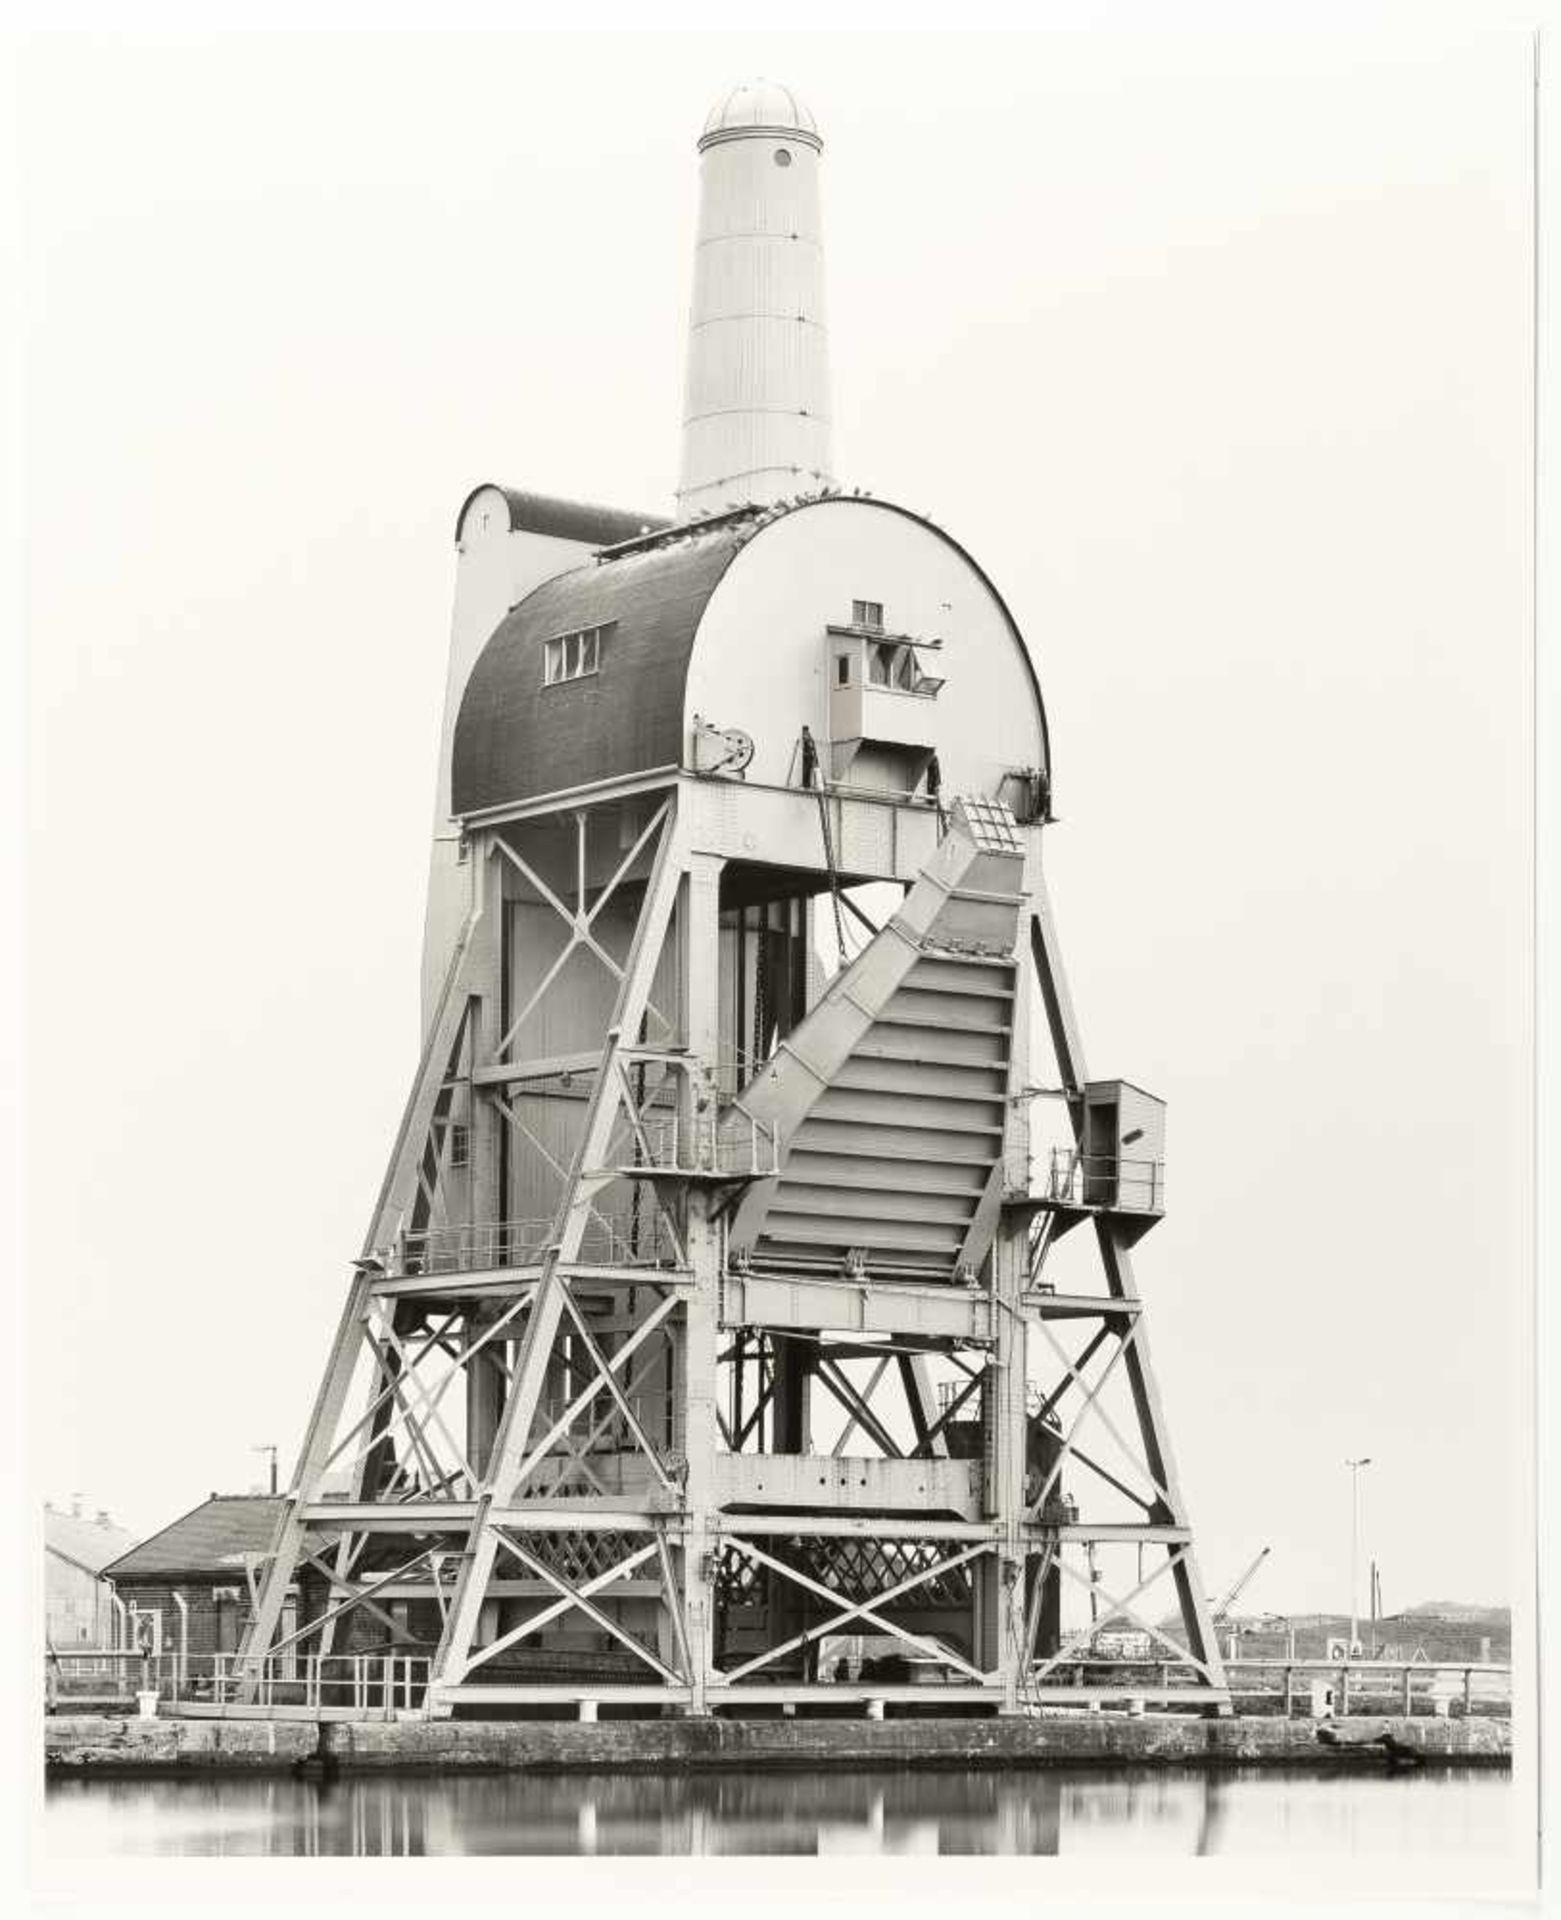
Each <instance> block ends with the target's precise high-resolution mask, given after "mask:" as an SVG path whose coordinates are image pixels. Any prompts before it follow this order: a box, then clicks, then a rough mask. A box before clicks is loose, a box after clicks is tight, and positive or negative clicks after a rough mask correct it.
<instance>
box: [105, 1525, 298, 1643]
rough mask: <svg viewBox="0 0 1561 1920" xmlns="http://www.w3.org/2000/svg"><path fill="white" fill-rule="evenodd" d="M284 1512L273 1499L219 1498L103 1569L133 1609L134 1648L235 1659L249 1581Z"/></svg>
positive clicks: (246, 1609)
mask: <svg viewBox="0 0 1561 1920" xmlns="http://www.w3.org/2000/svg"><path fill="white" fill-rule="evenodd" d="M281 1507H282V1502H281V1500H280V1499H279V1498H277V1497H275V1496H272V1495H267V1494H248V1493H214V1494H213V1495H212V1496H211V1498H210V1499H209V1500H206V1501H203V1502H202V1504H201V1505H200V1506H198V1507H195V1508H194V1509H192V1511H191V1512H189V1513H187V1514H185V1515H184V1516H183V1518H182V1519H178V1520H175V1521H174V1522H173V1524H172V1525H171V1526H167V1527H164V1528H163V1529H162V1531H161V1532H160V1533H154V1534H153V1535H152V1536H151V1538H150V1539H148V1540H143V1541H142V1542H141V1544H140V1545H139V1546H137V1547H132V1548H131V1550H130V1551H129V1552H128V1553H125V1554H121V1555H120V1557H119V1558H118V1559H117V1560H114V1561H112V1562H111V1563H110V1564H109V1565H108V1566H107V1567H105V1568H104V1570H103V1571H104V1573H105V1574H106V1576H107V1577H108V1578H109V1579H111V1580H112V1581H113V1583H114V1588H115V1591H116V1592H117V1593H118V1595H119V1597H120V1599H121V1600H123V1601H124V1602H125V1603H126V1605H127V1606H128V1608H129V1609H130V1627H131V1633H132V1636H133V1640H134V1644H135V1645H136V1646H138V1647H139V1648H140V1649H141V1650H142V1651H143V1652H146V1653H168V1654H174V1653H185V1654H188V1655H190V1656H192V1657H195V1656H202V1655H207V1654H213V1653H236V1652H237V1651H238V1646H239V1641H240V1639H241V1638H242V1637H243V1632H244V1628H245V1625H246V1623H247V1622H248V1619H249V1612H250V1605H251V1593H250V1576H251V1573H252V1571H253V1569H254V1567H255V1566H256V1565H257V1563H258V1561H259V1559H260V1557H261V1556H262V1555H263V1554H264V1553H265V1552H266V1551H267V1549H268V1548H269V1547H270V1544H271V1535H272V1532H273V1530H274V1529H275V1526H276V1520H277V1515H278V1513H279V1512H280V1511H281ZM291 1631H292V1626H291V1624H289V1625H287V1626H285V1627H284V1632H291Z"/></svg>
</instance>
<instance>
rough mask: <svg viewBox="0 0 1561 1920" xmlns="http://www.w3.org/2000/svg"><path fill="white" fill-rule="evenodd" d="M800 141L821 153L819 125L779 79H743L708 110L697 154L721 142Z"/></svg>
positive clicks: (821, 143) (821, 142)
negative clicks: (760, 139) (752, 140)
mask: <svg viewBox="0 0 1561 1920" xmlns="http://www.w3.org/2000/svg"><path fill="white" fill-rule="evenodd" d="M755 137H758V138H764V139H777V138H778V139H782V140H800V141H801V142H802V143H803V145H804V146H809V147H812V149H813V150H814V152H815V153H819V152H822V150H823V146H824V142H823V141H822V140H821V139H820V138H819V131H818V122H817V121H816V120H815V119H814V118H813V116H812V114H811V113H809V112H808V110H807V108H806V107H805V106H804V105H803V104H802V102H801V101H800V100H799V99H798V98H797V96H796V95H795V94H794V93H793V92H792V90H791V88H790V87H783V86H782V85H781V84H780V82H779V81H778V80H744V81H742V82H741V83H740V84H739V85H737V86H735V87H733V88H732V90H731V91H730V93H727V94H725V95H723V97H722V98H721V99H719V100H718V101H717V102H716V103H715V105H714V106H713V107H712V108H711V109H710V114H709V117H708V118H707V119H706V121H705V130H704V132H703V133H702V134H701V135H700V136H699V151H700V152H701V153H703V152H704V150H705V148H706V147H713V146H715V145H717V144H718V143H719V142H720V141H722V140H749V139H753V138H755Z"/></svg>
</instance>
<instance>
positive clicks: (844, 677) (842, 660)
mask: <svg viewBox="0 0 1561 1920" xmlns="http://www.w3.org/2000/svg"><path fill="white" fill-rule="evenodd" d="M850 684H851V656H850V654H849V653H837V654H836V655H835V685H836V686H837V687H849V686H850Z"/></svg>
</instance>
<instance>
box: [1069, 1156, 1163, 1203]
mask: <svg viewBox="0 0 1561 1920" xmlns="http://www.w3.org/2000/svg"><path fill="white" fill-rule="evenodd" d="M1092 1193H1094V1194H1096V1195H1102V1194H1103V1195H1105V1197H1104V1198H1099V1197H1097V1198H1091V1194H1092ZM1046 1198H1047V1199H1048V1200H1052V1201H1055V1202H1056V1203H1057V1204H1058V1205H1060V1206H1075V1207H1080V1206H1126V1207H1129V1208H1131V1209H1132V1210H1134V1211H1136V1212H1141V1213H1159V1212H1161V1211H1163V1210H1164V1207H1165V1162H1164V1161H1163V1160H1141V1159H1135V1158H1129V1157H1128V1156H1127V1155H1125V1154H1115V1153H1081V1152H1080V1151H1079V1149H1078V1148H1077V1147H1053V1148H1052V1151H1051V1164H1050V1167H1049V1168H1048V1171H1047V1181H1046Z"/></svg>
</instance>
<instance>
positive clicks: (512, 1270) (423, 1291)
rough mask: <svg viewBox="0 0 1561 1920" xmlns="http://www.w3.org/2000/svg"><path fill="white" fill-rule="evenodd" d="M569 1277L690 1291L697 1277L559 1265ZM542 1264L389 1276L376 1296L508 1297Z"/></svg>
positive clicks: (677, 1271)
mask: <svg viewBox="0 0 1561 1920" xmlns="http://www.w3.org/2000/svg"><path fill="white" fill-rule="evenodd" d="M557 1271H558V1273H559V1274H560V1275H561V1276H562V1277H563V1278H564V1279H566V1280H574V1281H580V1280H589V1281H590V1282H592V1283H593V1285H600V1286H604V1287H651V1286H655V1287H666V1288H669V1289H673V1290H681V1291H683V1292H685V1293H686V1292H687V1291H688V1289H689V1288H690V1287H692V1286H693V1284H694V1276H693V1274H692V1273H690V1272H689V1271H688V1270H687V1268H682V1267H677V1268H674V1267H615V1266H599V1267H598V1266H591V1265H589V1264H584V1263H581V1262H575V1263H573V1264H572V1265H570V1266H567V1267H559V1268H558V1269H557ZM541 1272H542V1269H541V1267H540V1266H536V1265H532V1266H527V1267H488V1268H481V1267H479V1268H474V1269H473V1270H472V1271H471V1272H470V1273H435V1274H417V1275H414V1276H411V1277H409V1278H406V1279H394V1278H391V1277H390V1276H388V1275H387V1276H386V1278H385V1279H383V1280H376V1281H375V1282H374V1285H373V1294H374V1297H375V1298H376V1299H394V1298H398V1297H400V1296H401V1295H403V1294H419V1295H424V1296H427V1297H428V1298H430V1299H440V1298H448V1299H452V1300H456V1299H459V1300H493V1299H505V1298H509V1297H512V1296H513V1295H515V1294H517V1293H519V1292H520V1291H521V1290H522V1289H523V1288H525V1287H528V1286H532V1285H534V1284H535V1282H536V1281H537V1280H538V1279H539V1278H540V1276H541Z"/></svg>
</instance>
